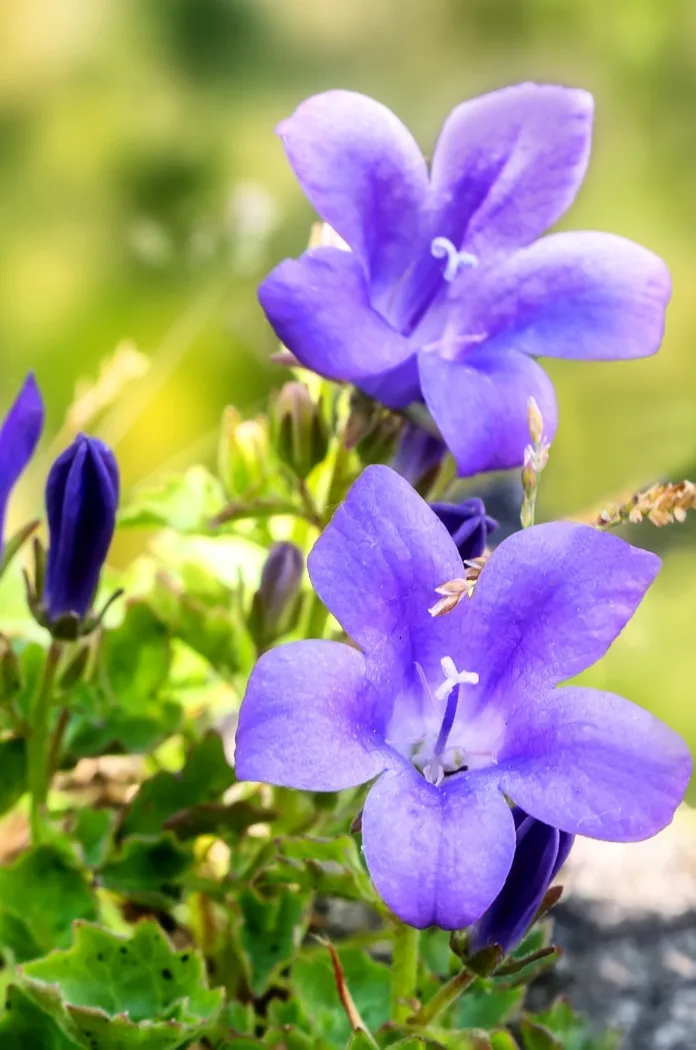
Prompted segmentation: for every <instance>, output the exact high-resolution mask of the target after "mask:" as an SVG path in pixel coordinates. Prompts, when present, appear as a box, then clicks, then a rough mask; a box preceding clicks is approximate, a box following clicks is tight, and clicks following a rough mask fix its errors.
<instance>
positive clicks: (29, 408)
mask: <svg viewBox="0 0 696 1050" xmlns="http://www.w3.org/2000/svg"><path fill="white" fill-rule="evenodd" d="M43 422H44V408H43V402H42V400H41V392H40V391H39V388H38V385H37V383H36V379H35V378H34V376H33V374H32V373H30V374H29V375H28V376H27V378H26V380H25V382H24V386H23V387H22V389H21V390H20V392H19V394H18V396H17V399H16V400H15V402H14V404H13V405H12V407H11V408H10V411H9V412H8V414H7V416H6V418H5V422H4V423H3V424H2V427H0V558H1V556H2V537H3V532H4V526H5V511H6V510H7V503H8V501H9V498H10V493H11V492H12V489H13V488H14V486H15V484H16V483H17V481H18V479H19V476H20V474H21V473H22V471H23V470H24V468H25V467H26V465H27V463H28V462H29V460H30V459H31V457H32V456H33V454H34V450H35V448H36V446H37V445H38V443H39V438H40V437H41V431H42V430H43Z"/></svg>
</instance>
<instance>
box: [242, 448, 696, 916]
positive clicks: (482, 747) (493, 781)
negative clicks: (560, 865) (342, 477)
mask: <svg viewBox="0 0 696 1050" xmlns="http://www.w3.org/2000/svg"><path fill="white" fill-rule="evenodd" d="M659 564H660V562H659V559H658V558H657V557H656V556H655V555H654V554H650V553H648V552H646V551H642V550H638V549H636V548H634V547H631V546H630V545H629V544H627V543H625V542H624V541H623V540H620V539H618V538H617V537H614V536H609V535H604V534H602V533H599V532H597V531H595V530H594V529H592V528H591V527H589V526H587V525H577V524H573V523H568V522H558V523H550V524H547V525H539V526H536V527H534V528H531V529H527V530H524V531H522V532H520V533H517V534H515V535H514V536H511V537H510V538H508V539H507V540H505V541H504V542H503V543H502V544H501V545H500V547H498V548H497V550H496V551H494V552H493V554H492V555H491V557H490V559H489V561H488V563H487V565H486V566H485V568H484V570H483V572H482V574H481V577H480V579H479V582H478V584H477V586H476V591H475V593H474V597H473V599H472V600H471V601H469V602H466V603H463V604H460V605H459V606H458V607H457V609H455V610H454V611H453V612H452V613H450V614H449V615H448V616H445V617H442V618H433V617H431V615H430V613H429V612H428V606H429V604H430V602H431V598H432V595H433V592H434V590H435V588H436V587H437V586H438V584H440V583H442V582H443V581H444V580H449V579H452V578H453V577H456V576H457V574H458V573H460V572H461V558H460V555H459V552H458V551H457V548H456V545H455V543H454V541H453V540H452V538H451V537H450V536H449V534H448V532H447V530H446V529H445V527H444V526H443V525H442V523H441V522H440V520H439V519H438V518H437V516H436V515H435V513H434V512H433V511H432V510H430V508H429V507H428V506H427V504H426V503H425V502H424V501H423V500H422V499H421V498H420V497H419V496H418V495H417V494H416V493H415V492H414V491H413V489H412V488H411V487H410V486H409V485H408V483H407V482H406V481H405V480H404V479H403V478H401V477H399V475H397V474H396V473H395V472H394V471H392V470H390V469H389V468H387V467H378V466H374V467H369V468H368V469H367V470H366V471H365V472H364V473H363V474H362V476H361V477H360V478H359V480H358V481H356V482H355V484H354V486H353V488H352V489H351V491H350V493H349V494H348V497H347V499H346V501H345V503H344V504H343V505H342V506H341V507H339V509H338V510H337V511H336V514H335V515H334V518H333V521H332V522H331V524H330V525H329V526H328V528H327V529H326V530H325V532H324V534H323V535H322V536H321V537H320V539H319V540H318V541H317V543H316V545H315V547H314V550H313V551H312V553H311V554H310V557H309V563H308V565H309V572H310V577H311V580H312V583H313V585H314V588H315V590H316V591H317V594H318V595H319V597H320V598H321V600H322V601H323V602H324V604H325V605H326V606H327V607H328V609H329V610H330V611H331V612H332V613H333V615H334V616H335V617H336V619H337V620H338V622H339V623H340V624H341V626H342V627H343V629H344V630H345V632H346V634H347V635H348V636H349V637H350V638H351V639H352V640H353V642H354V643H355V644H356V645H358V646H360V649H355V648H353V647H352V646H347V645H343V644H341V643H337V642H331V641H301V642H296V643H292V642H291V643H288V644H287V645H284V646H281V647H279V648H277V649H274V650H272V651H271V652H269V653H266V654H265V656H263V657H262V658H261V660H260V661H259V663H258V664H257V666H256V668H255V669H254V671H253V672H252V675H251V678H250V680H249V685H248V688H247V691H246V695H245V698H244V700H243V702H242V707H241V712H240V718H239V729H238V732H237V745H236V769H237V775H238V776H239V777H240V779H244V780H257V781H266V782H268V783H271V784H277V785H281V786H285V787H293V788H300V789H304V790H308V791H340V790H342V789H344V788H350V787H355V786H357V785H359V784H363V783H366V782H367V781H371V780H375V783H374V785H373V786H372V788H371V789H370V792H369V794H368V795H367V799H366V801H365V805H364V810H363V815H362V832H363V849H364V852H365V857H366V860H367V864H368V868H369V870H370V874H371V875H372V878H373V880H374V883H375V885H376V887H377V890H378V891H379V893H380V895H381V896H382V898H383V899H384V901H385V902H386V903H387V904H388V905H389V907H390V908H391V909H392V911H394V912H395V913H396V914H397V915H398V916H399V917H400V918H401V919H402V920H403V921H404V922H406V923H408V924H410V925H412V926H416V927H425V926H430V925H437V926H440V927H442V928H444V929H451V930H453V929H458V928H460V927H463V926H467V925H469V924H470V923H473V922H476V920H478V919H480V917H481V915H482V914H483V913H484V911H485V910H486V909H487V908H489V907H490V906H491V904H492V903H493V901H494V900H495V898H496V897H497V896H498V894H499V893H500V892H501V890H502V888H503V886H504V885H505V881H506V879H507V877H508V874H509V872H510V869H511V866H512V864H513V859H514V856H515V842H516V834H515V831H516V829H515V822H514V818H513V815H512V811H511V809H510V807H509V805H508V802H507V798H510V799H511V800H512V801H513V802H514V803H516V804H517V805H518V806H520V807H521V808H522V809H524V811H525V812H526V813H528V814H529V815H530V816H532V817H535V818H536V819H537V820H540V821H543V822H544V823H545V824H548V825H550V826H551V827H553V828H558V829H559V830H561V831H564V832H566V833H567V834H570V835H577V834H582V835H588V836H590V837H592V838H599V839H607V840H611V841H617V842H631V841H636V840H639V839H644V838H648V837H649V836H651V835H654V834H655V833H656V832H657V831H659V830H660V829H661V828H663V827H665V826H666V825H667V824H668V823H669V822H670V820H671V819H672V815H673V813H674V810H675V808H676V806H677V805H678V804H679V802H680V801H681V799H682V797H683V794H684V790H685V788H686V784H687V781H688V778H689V775H690V772H691V758H690V755H689V752H688V749H687V747H686V745H685V744H684V742H683V741H682V740H681V738H680V737H679V736H678V735H677V734H676V733H674V732H673V731H672V730H671V729H669V728H668V727H667V726H665V725H663V724H662V723H661V722H659V721H658V720H657V719H656V718H654V717H653V716H652V715H649V714H648V713H647V712H645V711H643V710H641V709H640V708H638V707H636V706H635V705H633V704H631V703H630V702H629V701H627V700H624V699H622V698H621V697H618V696H614V695H612V694H610V693H604V692H599V691H596V690H593V689H585V688H579V687H563V688H557V687H558V686H559V684H560V683H561V682H564V681H566V680H568V679H569V678H572V677H573V676H575V675H577V674H579V673H580V672H581V671H583V670H585V669H586V668H587V667H589V666H590V665H591V664H593V663H594V662H595V661H596V660H598V659H599V658H600V657H601V656H603V655H604V653H605V652H606V650H607V648H608V646H609V645H610V644H611V642H612V641H613V640H614V639H615V638H616V636H617V635H618V634H619V632H620V631H621V630H622V628H623V627H624V626H625V624H626V623H627V621H628V620H629V619H630V617H631V615H632V614H633V612H634V611H635V609H636V607H637V605H638V604H639V602H640V601H641V599H642V597H643V595H644V594H645V591H646V590H647V588H648V587H649V585H650V584H651V583H652V581H653V579H654V577H655V575H656V574H657V571H658V569H659ZM375 778H376V779H375Z"/></svg>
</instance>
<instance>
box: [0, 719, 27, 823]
mask: <svg viewBox="0 0 696 1050" xmlns="http://www.w3.org/2000/svg"><path fill="white" fill-rule="evenodd" d="M26 789H27V745H26V741H25V740H22V739H21V738H20V737H10V738H9V739H7V740H0V813H6V812H7V810H8V809H12V807H13V806H14V805H15V803H17V802H19V800H20V798H21V797H22V795H23V794H24V792H25V791H26Z"/></svg>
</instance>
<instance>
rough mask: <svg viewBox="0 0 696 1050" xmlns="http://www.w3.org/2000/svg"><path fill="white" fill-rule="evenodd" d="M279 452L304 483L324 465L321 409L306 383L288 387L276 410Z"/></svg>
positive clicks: (281, 394) (284, 387) (283, 392)
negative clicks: (316, 468)
mask: <svg viewBox="0 0 696 1050" xmlns="http://www.w3.org/2000/svg"><path fill="white" fill-rule="evenodd" d="M273 423H274V439H275V447H276V452H277V453H278V456H279V458H280V459H281V460H282V461H283V463H285V464H287V466H288V467H290V469H291V470H292V471H293V473H294V474H295V475H296V476H297V477H298V478H301V479H302V480H304V479H305V478H306V477H307V475H308V474H309V473H310V471H311V470H313V469H314V467H316V465H317V464H318V463H321V461H322V460H323V458H324V456H325V455H326V450H327V448H328V436H327V433H326V427H325V425H324V421H323V419H322V416H321V407H320V406H319V405H317V404H315V403H314V401H313V400H312V396H311V394H310V392H309V390H308V389H307V387H306V386H305V384H304V383H296V382H293V383H286V384H285V386H283V387H282V388H281V390H280V393H279V394H278V396H277V398H276V402H275V405H274V408H273Z"/></svg>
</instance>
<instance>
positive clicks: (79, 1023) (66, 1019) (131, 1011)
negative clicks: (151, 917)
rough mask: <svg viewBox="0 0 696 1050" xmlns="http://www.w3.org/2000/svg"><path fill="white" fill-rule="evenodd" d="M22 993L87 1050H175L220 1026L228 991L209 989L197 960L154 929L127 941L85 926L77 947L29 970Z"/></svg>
mask: <svg viewBox="0 0 696 1050" xmlns="http://www.w3.org/2000/svg"><path fill="white" fill-rule="evenodd" d="M21 979H22V987H23V988H24V990H25V992H26V994H27V995H28V996H29V997H30V998H31V1000H32V1001H33V1002H34V1003H35V1004H36V1005H37V1006H38V1007H39V1008H40V1009H41V1010H43V1011H45V1012H46V1013H47V1014H49V1016H51V1017H52V1018H53V1019H54V1020H55V1021H56V1023H57V1024H58V1026H59V1027H60V1028H61V1030H62V1031H64V1032H65V1033H66V1034H67V1035H68V1036H69V1037H70V1038H71V1039H73V1040H75V1042H76V1043H77V1044H78V1046H80V1047H85V1048H89V1050H94V1048H98V1050H122V1048H123V1047H126V1046H127V1047H129V1048H130V1047H131V1046H132V1047H137V1048H138V1050H175V1048H178V1047H181V1046H182V1045H188V1042H189V1041H190V1040H192V1039H193V1038H195V1037H196V1036H198V1035H200V1034H201V1033H202V1032H203V1030H204V1029H205V1028H206V1027H207V1026H208V1025H209V1024H211V1023H213V1022H214V1021H215V1020H216V1019H217V1017H218V1014H219V1012H220V1008H221V1005H222V996H223V993H222V990H221V989H215V990H210V989H209V988H208V986H207V980H206V975H205V968H204V966H203V962H202V960H201V959H200V957H199V956H198V954H197V953H195V952H191V951H180V952H176V951H174V949H173V948H172V946H171V945H170V943H169V941H168V940H167V938H166V936H165V935H164V933H163V932H162V930H161V929H160V927H159V926H158V925H157V923H155V922H151V921H146V922H141V923H140V924H139V925H138V926H137V927H136V929H135V932H134V933H133V936H132V937H130V938H128V939H124V938H122V937H117V936H116V935H115V934H112V933H109V932H108V931H106V930H103V929H100V928H99V927H97V926H92V925H88V924H78V925H76V927H75V940H74V944H73V946H72V947H71V948H70V949H68V950H67V951H60V952H53V953H51V955H48V956H46V957H45V958H43V959H38V960H36V961H35V962H33V963H28V964H27V965H26V966H25V967H23V968H22V972H21Z"/></svg>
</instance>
